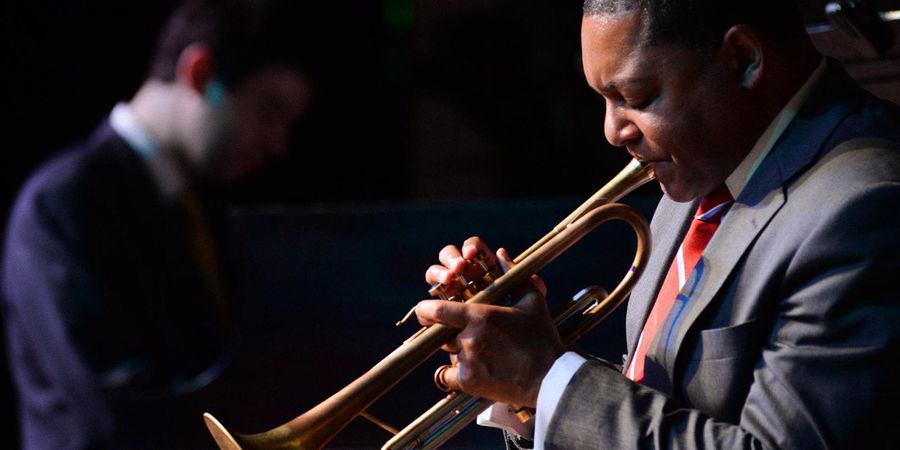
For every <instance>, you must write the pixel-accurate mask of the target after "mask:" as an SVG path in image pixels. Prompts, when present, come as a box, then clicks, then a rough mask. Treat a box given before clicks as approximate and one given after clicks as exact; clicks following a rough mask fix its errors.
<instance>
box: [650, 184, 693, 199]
mask: <svg viewBox="0 0 900 450" xmlns="http://www.w3.org/2000/svg"><path fill="white" fill-rule="evenodd" d="M659 185H660V187H662V191H663V192H664V193H665V194H666V195H667V196H668V197H669V198H671V199H672V200H674V201H676V202H678V203H687V202H691V201H693V200H694V199H696V198H697V197H699V194H697V192H696V190H693V189H690V188H689V187H687V186H679V185H678V184H677V183H663V182H660V183H659Z"/></svg>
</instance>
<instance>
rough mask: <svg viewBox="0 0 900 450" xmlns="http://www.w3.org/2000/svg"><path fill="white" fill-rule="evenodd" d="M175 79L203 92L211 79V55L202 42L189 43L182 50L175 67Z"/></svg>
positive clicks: (196, 90) (212, 71)
mask: <svg viewBox="0 0 900 450" xmlns="http://www.w3.org/2000/svg"><path fill="white" fill-rule="evenodd" d="M175 73H176V81H177V82H179V83H182V84H183V85H185V86H187V87H189V88H190V89H192V90H194V91H195V92H198V93H201V94H202V93H203V92H204V91H205V90H206V87H207V85H208V84H209V83H210V82H211V81H212V80H213V73H214V70H213V57H212V54H211V53H210V51H209V49H208V48H207V47H206V46H204V45H202V44H191V45H189V46H187V47H185V49H184V50H182V52H181V55H180V56H179V57H178V65H177V67H176V69H175Z"/></svg>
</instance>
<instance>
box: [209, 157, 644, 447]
mask: <svg viewBox="0 0 900 450" xmlns="http://www.w3.org/2000/svg"><path fill="white" fill-rule="evenodd" d="M653 179H654V175H653V172H652V170H651V169H650V167H649V166H647V165H645V164H643V163H641V162H639V161H637V160H632V161H631V162H630V163H629V164H628V165H627V166H626V167H625V168H624V169H623V170H622V171H621V172H619V174H618V175H616V177H615V178H613V179H612V180H611V181H610V182H608V183H607V184H606V185H605V186H603V187H602V188H601V189H600V190H599V191H597V192H596V193H595V194H594V195H592V196H591V197H590V198H589V199H588V200H587V201H585V202H584V203H583V204H582V205H581V206H579V207H578V208H577V209H576V210H575V211H573V212H572V213H571V214H569V216H568V217H566V218H565V219H563V221H562V222H560V223H559V224H558V225H556V226H555V227H554V228H553V229H552V230H551V231H550V232H549V233H547V234H546V235H545V236H544V237H543V238H541V239H540V240H539V241H537V242H536V243H535V244H533V245H532V246H531V247H529V248H528V249H527V250H525V251H524V252H523V253H522V254H521V255H519V256H518V257H516V258H515V260H514V261H515V262H516V265H515V266H513V267H512V268H511V269H510V270H509V271H508V272H506V273H505V274H503V275H501V276H500V277H498V278H497V279H496V280H495V281H494V282H493V283H492V284H490V285H489V286H487V287H485V288H484V289H483V290H481V291H480V292H478V293H476V294H475V295H474V296H472V297H471V298H469V299H468V300H466V301H467V302H468V303H482V304H494V303H497V302H499V301H501V300H502V299H503V298H504V297H505V296H506V295H508V294H509V293H510V292H512V290H513V289H515V288H516V287H517V286H519V285H521V284H522V283H523V282H525V281H526V280H528V279H529V278H530V277H531V276H532V275H533V274H535V273H537V272H538V271H539V270H540V269H542V268H543V267H544V266H546V265H547V264H549V263H550V262H551V261H553V260H554V259H556V258H557V257H558V256H559V255H561V254H563V253H564V252H565V251H566V250H568V249H569V248H570V247H571V246H572V245H573V244H575V243H576V242H578V241H579V240H580V239H581V238H582V237H584V236H585V235H586V234H587V233H589V232H590V231H591V230H593V229H594V228H596V227H597V226H598V225H600V224H601V223H603V222H606V221H608V220H611V219H619V220H623V221H625V222H626V223H628V224H629V225H631V227H632V228H633V229H634V231H635V233H636V235H637V249H636V251H635V258H634V261H633V263H632V266H631V269H630V270H629V271H628V273H627V274H626V275H625V277H624V278H623V279H622V281H621V282H620V283H619V285H618V286H617V287H616V288H615V289H614V290H613V292H612V293H611V294H610V295H608V296H607V295H606V293H605V292H603V291H602V289H599V288H596V287H592V288H588V289H585V290H584V291H582V294H579V296H577V297H576V299H575V300H574V301H573V303H572V304H570V305H569V307H568V308H566V309H565V311H563V312H562V313H561V314H559V315H557V317H556V322H557V326H559V327H560V333H561V335H562V338H563V342H564V343H566V345H572V344H574V343H575V342H577V341H578V339H580V337H581V336H582V335H584V333H586V332H587V331H588V330H590V329H591V328H593V327H594V326H595V325H596V324H598V323H599V322H600V321H602V320H603V319H604V318H605V317H607V316H608V315H609V314H610V313H611V312H612V311H613V310H614V309H615V308H616V307H618V306H619V305H620V304H621V303H622V302H623V301H624V300H625V298H626V297H627V296H628V294H629V293H630V292H631V288H632V287H633V286H634V283H635V282H636V281H637V279H638V277H639V276H640V274H641V272H642V271H643V268H644V266H645V262H646V259H647V256H648V254H649V252H650V230H649V227H648V226H647V221H646V220H645V219H644V218H643V217H642V216H641V215H640V213H638V212H637V211H636V210H635V209H634V208H631V207H629V206H626V205H623V204H618V203H613V202H616V201H618V200H619V199H620V198H622V197H624V196H625V195H627V194H628V193H630V192H631V191H633V190H634V189H636V188H638V187H639V186H641V185H643V184H645V183H647V182H649V181H651V180H653ZM456 333H458V330H456V329H453V328H450V327H447V326H444V325H440V324H438V325H432V326H430V327H426V328H423V329H421V330H420V331H419V332H418V333H416V334H415V335H413V337H411V338H410V339H408V340H407V341H406V342H404V343H403V344H402V345H401V346H400V347H398V348H397V349H396V350H394V351H393V352H391V353H390V354H389V355H388V356H387V357H385V358H384V359H383V360H381V362H379V363H378V364H376V365H375V366H374V367H373V368H371V369H369V371H367V372H366V373H365V374H363V375H362V376H360V377H359V378H357V379H356V380H355V381H353V382H352V383H350V384H349V385H347V386H346V387H344V388H343V389H341V390H340V391H339V392H337V393H336V394H334V395H332V396H331V397H330V398H328V399H327V400H325V401H324V402H322V403H320V404H318V405H316V406H315V407H313V408H312V409H311V410H309V411H307V412H306V413H304V414H302V415H300V416H298V417H296V418H294V419H293V420H291V421H289V422H287V423H285V424H283V425H281V426H278V427H276V428H273V429H271V430H269V431H265V432H262V433H257V434H232V433H230V432H229V431H228V430H227V429H226V428H225V427H224V426H223V425H222V424H221V423H220V422H219V421H218V420H216V418H215V417H213V416H212V415H211V414H209V413H205V414H204V415H203V418H204V420H205V422H206V426H207V427H208V428H209V431H210V433H211V434H212V436H213V438H214V439H215V441H216V443H217V444H218V445H219V447H220V448H221V449H223V450H225V449H228V450H235V449H241V448H245V449H318V448H322V447H324V446H325V445H326V444H327V443H328V442H329V441H330V440H331V439H332V438H333V437H334V436H335V435H336V434H337V433H338V432H339V431H341V430H342V429H343V428H344V427H346V426H347V425H348V424H349V423H350V422H351V421H352V420H353V419H354V418H356V417H357V416H359V415H364V416H367V417H368V414H367V413H366V412H365V410H366V408H368V407H369V405H371V404H372V403H374V402H375V401H376V400H377V399H378V398H380V397H381V396H382V395H384V394H385V393H387V392H388V391H389V390H390V389H391V388H392V387H393V386H394V385H395V384H397V383H398V382H399V381H400V380H401V379H403V378H404V377H406V376H407V375H408V374H409V373H410V372H411V371H412V370H413V369H415V368H416V367H418V366H419V365H420V364H422V363H423V362H425V361H426V360H427V359H428V358H430V357H431V356H432V355H433V354H434V353H435V352H437V350H438V349H440V348H441V346H442V345H443V344H444V343H446V342H447V341H449V340H450V339H452V338H453V337H454V336H455V335H456ZM490 404H491V402H490V401H488V400H485V399H481V398H477V397H472V396H469V395H466V394H463V393H459V392H453V393H450V394H449V395H448V396H447V397H446V398H445V399H443V400H441V401H440V402H438V403H437V404H435V405H434V406H433V407H432V408H431V409H429V410H428V411H427V412H426V413H425V414H423V415H422V416H420V417H419V418H418V419H416V420H415V421H413V422H412V423H410V425H408V426H407V427H406V428H405V429H403V430H402V431H400V432H398V433H396V435H395V436H394V438H393V439H391V440H390V441H388V442H387V443H386V444H385V445H384V447H383V448H389V449H395V448H436V447H438V446H440V445H441V444H443V443H444V442H446V440H447V439H449V438H450V437H452V436H453V435H454V434H456V433H457V432H458V431H459V430H460V429H462V428H463V427H464V426H466V425H467V424H468V423H469V422H471V421H472V420H473V419H474V418H475V417H476V416H477V415H478V414H479V413H481V411H483V410H484V409H486V408H487V407H488V406H489V405H490Z"/></svg>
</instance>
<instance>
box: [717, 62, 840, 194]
mask: <svg viewBox="0 0 900 450" xmlns="http://www.w3.org/2000/svg"><path fill="white" fill-rule="evenodd" d="M826 66H827V63H826V59H825V58H822V62H820V63H819V66H818V67H816V70H814V71H813V73H812V75H810V77H809V79H807V80H806V82H805V83H803V86H801V87H800V89H799V90H798V91H797V93H795V94H794V96H793V97H791V99H790V101H788V103H787V105H785V106H784V108H782V109H781V111H780V112H779V113H778V115H776V116H775V119H774V120H772V123H770V124H769V127H768V128H766V131H764V132H763V134H762V135H761V136H760V137H759V139H758V140H757V141H756V144H755V145H754V146H753V148H752V149H751V150H750V153H748V154H747V156H745V157H744V159H743V161H741V163H740V164H738V166H737V168H736V169H734V171H733V172H731V175H729V176H728V178H726V179H725V185H726V186H728V191H729V192H731V196H732V197H733V198H738V196H739V195H740V194H741V191H743V190H744V187H746V186H747V182H749V181H750V178H751V177H753V174H754V173H755V172H756V169H757V168H759V166H760V164H762V162H763V160H764V159H765V158H766V156H767V155H768V154H769V152H770V151H771V150H772V147H774V146H775V142H777V141H778V138H780V137H781V135H782V134H783V133H784V130H785V129H787V126H788V124H790V123H791V121H792V120H794V117H795V116H796V115H797V112H798V111H799V110H800V108H801V107H802V106H803V104H804V103H805V102H806V99H807V98H809V93H810V91H812V88H813V86H815V85H816V83H818V82H819V80H820V79H821V78H822V75H823V74H824V73H825V67H826Z"/></svg>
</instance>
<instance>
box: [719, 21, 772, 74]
mask: <svg viewBox="0 0 900 450" xmlns="http://www.w3.org/2000/svg"><path fill="white" fill-rule="evenodd" d="M764 55H765V53H764V52H763V42H762V40H761V39H760V36H759V34H758V33H757V32H756V31H755V30H753V29H752V28H750V27H747V26H746V25H735V26H733V27H731V28H730V29H728V31H727V32H725V38H724V39H723V40H722V49H721V55H720V56H721V57H722V59H723V61H724V62H725V66H726V67H727V68H728V69H729V71H733V73H734V76H735V77H736V79H737V81H738V82H739V83H740V84H741V86H742V87H744V88H745V89H753V88H755V87H756V86H757V85H758V84H759V82H760V80H761V79H762V76H763V73H764V71H765V69H766V66H765V57H764Z"/></svg>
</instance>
